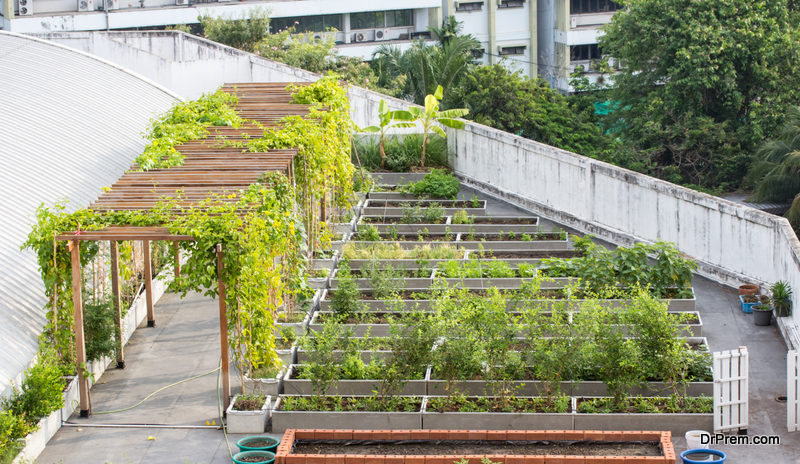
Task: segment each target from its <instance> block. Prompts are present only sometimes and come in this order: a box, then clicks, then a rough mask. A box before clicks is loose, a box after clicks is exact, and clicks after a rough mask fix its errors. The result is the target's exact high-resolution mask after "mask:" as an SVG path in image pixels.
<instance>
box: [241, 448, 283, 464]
mask: <svg viewBox="0 0 800 464" xmlns="http://www.w3.org/2000/svg"><path fill="white" fill-rule="evenodd" d="M256 456H258V457H262V458H263V460H262V461H253V460H252V459H249V460H247V461H242V459H244V458H252V457H256ZM233 462H234V464H252V463H253V462H260V463H264V464H268V463H271V462H275V453H270V452H269V451H242V452H241V453H236V454H234V455H233Z"/></svg>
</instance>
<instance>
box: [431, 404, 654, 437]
mask: <svg viewBox="0 0 800 464" xmlns="http://www.w3.org/2000/svg"><path fill="white" fill-rule="evenodd" d="M429 400H430V398H429V397H426V398H425V402H424V403H423V405H422V428H423V429H427V430H432V429H461V430H474V429H481V430H574V422H573V416H574V414H573V413H509V412H435V411H430V410H428V401H429ZM587 430H597V429H587ZM638 430H642V429H638Z"/></svg>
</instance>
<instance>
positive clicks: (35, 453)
mask: <svg viewBox="0 0 800 464" xmlns="http://www.w3.org/2000/svg"><path fill="white" fill-rule="evenodd" d="M65 420H66V418H65ZM36 427H37V428H36V430H35V431H34V432H31V433H29V434H28V435H26V436H25V446H24V447H23V448H22V450H21V451H20V452H19V454H18V455H17V457H16V458H14V461H13V463H14V464H22V463H23V462H31V461H32V460H34V459H36V458H37V457H39V455H40V454H42V451H44V447H45V446H47V442H48V441H50V439H51V438H53V435H55V434H56V432H58V430H59V429H60V428H61V410H56V411H53V412H51V413H50V414H48V415H47V417H43V418H42V419H40V420H39V422H38V423H37V424H36ZM24 460H31V461H24Z"/></svg>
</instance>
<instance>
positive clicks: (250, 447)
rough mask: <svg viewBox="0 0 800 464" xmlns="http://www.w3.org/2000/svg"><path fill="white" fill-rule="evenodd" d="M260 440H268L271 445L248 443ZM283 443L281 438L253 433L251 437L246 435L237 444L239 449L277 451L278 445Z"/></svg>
mask: <svg viewBox="0 0 800 464" xmlns="http://www.w3.org/2000/svg"><path fill="white" fill-rule="evenodd" d="M260 441H265V442H268V443H269V445H267V446H253V445H249V444H248V443H257V442H260ZM280 443H281V439H280V438H275V437H270V436H268V435H251V436H249V437H244V438H242V439H240V440H239V441H237V442H236V446H238V447H239V451H271V452H273V453H274V452H275V450H276V449H278V445H279V444H280Z"/></svg>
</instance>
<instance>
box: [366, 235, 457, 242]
mask: <svg viewBox="0 0 800 464" xmlns="http://www.w3.org/2000/svg"><path fill="white" fill-rule="evenodd" d="M359 238H360V237H359V236H358V235H356V236H355V238H354V240H358V239H359ZM380 241H381V242H455V241H456V234H450V235H446V234H442V235H431V234H396V235H389V234H380Z"/></svg>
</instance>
